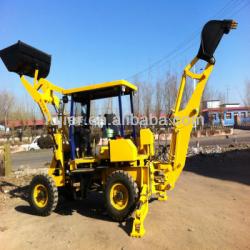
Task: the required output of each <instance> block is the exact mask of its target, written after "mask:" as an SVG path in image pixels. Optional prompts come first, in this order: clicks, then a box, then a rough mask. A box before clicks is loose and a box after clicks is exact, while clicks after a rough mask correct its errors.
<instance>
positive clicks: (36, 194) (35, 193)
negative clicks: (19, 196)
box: [29, 175, 58, 216]
mask: <svg viewBox="0 0 250 250" xmlns="http://www.w3.org/2000/svg"><path fill="white" fill-rule="evenodd" d="M29 203H30V205H31V207H32V208H33V209H34V210H35V211H36V212H37V214H39V215H41V216H48V215H50V214H51V212H52V211H54V210H55V208H56V206H57V203H58V190H57V187H56V185H55V182H54V180H53V179H52V178H51V177H50V176H49V175H37V176H35V177H34V178H33V179H32V181H31V183H30V192H29Z"/></svg>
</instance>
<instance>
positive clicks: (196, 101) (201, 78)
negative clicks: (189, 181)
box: [167, 20, 237, 189]
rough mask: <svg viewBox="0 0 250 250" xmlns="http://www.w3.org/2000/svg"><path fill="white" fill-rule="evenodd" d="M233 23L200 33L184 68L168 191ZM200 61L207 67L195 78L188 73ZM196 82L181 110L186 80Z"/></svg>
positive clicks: (220, 23)
mask: <svg viewBox="0 0 250 250" xmlns="http://www.w3.org/2000/svg"><path fill="white" fill-rule="evenodd" d="M236 27H237V23H236V22H235V21H233V20H223V21H216V20H213V21H209V22H208V23H207V24H206V25H205V26H204V28H203V30H202V35H201V45H200V49H199V52H198V54H197V56H196V57H195V58H194V59H193V60H192V61H191V62H190V63H189V64H188V65H187V66H186V67H185V69H184V72H183V75H182V78H181V84H180V87H179V91H178V95H177V99H176V104H175V108H174V110H173V120H174V127H173V132H172V139H171V143H170V151H169V156H168V164H169V165H170V166H169V168H168V174H167V179H168V185H167V186H168V188H171V189H172V188H173V187H174V185H175V182H176V181H177V179H178V177H179V175H180V173H181V171H182V170H183V167H184V166H185V161H186V155H187V150H188V144H189V141H190V134H191V131H192V128H193V125H194V122H195V121H196V118H197V116H198V115H199V112H200V103H201V98H202V95H203V92H204V89H205V86H206V83H207V80H208V79H209V76H210V74H211V73H212V71H213V67H214V64H215V59H214V56H213V55H214V52H215V50H216V48H217V46H218V44H219V42H220V40H221V38H222V36H223V35H224V34H227V33H229V31H230V29H235V28H236ZM199 59H201V60H204V61H206V62H207V65H206V67H205V69H204V70H203V72H202V73H200V74H195V73H193V72H192V71H191V69H192V68H193V67H194V65H195V64H196V63H197V62H198V60H199ZM188 77H189V78H191V79H196V80H197V81H198V82H197V85H196V88H195V90H194V91H193V93H192V95H191V97H190V99H189V101H188V103H187V104H186V106H185V107H184V108H181V104H182V101H183V93H184V89H185V85H186V81H187V78H188Z"/></svg>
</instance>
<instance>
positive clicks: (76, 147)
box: [63, 80, 137, 160]
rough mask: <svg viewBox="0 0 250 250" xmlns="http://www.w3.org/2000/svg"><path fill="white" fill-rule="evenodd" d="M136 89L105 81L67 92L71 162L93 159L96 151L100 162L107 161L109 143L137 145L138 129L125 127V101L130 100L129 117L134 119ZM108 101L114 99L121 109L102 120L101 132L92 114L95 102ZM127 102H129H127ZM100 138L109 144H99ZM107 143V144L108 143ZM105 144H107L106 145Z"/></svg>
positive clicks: (122, 83)
mask: <svg viewBox="0 0 250 250" xmlns="http://www.w3.org/2000/svg"><path fill="white" fill-rule="evenodd" d="M135 91H137V87H136V86H135V85H133V84H131V83H129V82H127V81H125V80H118V81H113V82H105V83H101V84H95V85H90V86H84V87H80V88H74V89H68V90H65V91H64V93H63V94H64V95H65V96H66V97H65V98H63V99H65V100H66V102H67V101H68V102H69V106H70V108H69V109H70V112H69V113H70V114H69V117H70V119H69V120H70V124H69V142H70V155H71V160H75V159H77V158H82V157H90V156H94V155H95V154H96V151H97V150H96V149H97V148H98V151H99V153H100V154H97V155H99V156H98V158H99V159H104V158H105V159H108V158H109V152H110V148H109V147H110V140H119V141H123V140H129V141H130V144H131V145H133V146H134V147H135V145H136V131H135V126H134V125H132V124H131V125H130V128H129V129H126V128H125V123H124V105H125V100H124V99H125V98H126V97H128V98H129V103H127V102H126V105H127V106H129V107H126V108H128V109H129V115H131V116H132V117H133V115H134V106H133V95H134V92H135ZM107 98H112V99H115V101H116V103H114V105H115V104H116V105H115V106H116V107H117V108H118V113H117V114H114V113H112V112H111V113H105V114H103V116H102V118H101V122H102V124H100V121H99V127H101V128H100V129H101V132H100V131H98V130H97V127H98V125H97V124H96V123H97V121H96V120H97V119H98V117H97V116H96V115H92V114H91V108H92V106H93V105H94V102H95V101H97V100H99V101H101V102H102V103H103V105H104V101H105V99H107ZM126 100H127V99H126ZM100 138H106V141H105V142H106V145H101V146H100V147H98V145H97V144H100V143H99V142H100ZM107 142H108V143H107ZM104 144H105V143H104Z"/></svg>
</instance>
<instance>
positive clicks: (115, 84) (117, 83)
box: [63, 80, 137, 95]
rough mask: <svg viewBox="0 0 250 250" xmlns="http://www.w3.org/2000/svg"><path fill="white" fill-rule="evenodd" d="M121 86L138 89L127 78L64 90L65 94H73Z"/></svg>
mask: <svg viewBox="0 0 250 250" xmlns="http://www.w3.org/2000/svg"><path fill="white" fill-rule="evenodd" d="M119 86H125V87H127V88H129V89H131V90H132V91H137V87H136V86H135V85H134V84H132V83H130V82H128V81H125V80H117V81H112V82H104V83H98V84H92V85H88V86H83V87H79V88H72V89H66V90H64V91H63V94H65V95H68V94H73V93H79V92H87V91H92V90H93V91H94V90H101V89H105V88H110V87H119Z"/></svg>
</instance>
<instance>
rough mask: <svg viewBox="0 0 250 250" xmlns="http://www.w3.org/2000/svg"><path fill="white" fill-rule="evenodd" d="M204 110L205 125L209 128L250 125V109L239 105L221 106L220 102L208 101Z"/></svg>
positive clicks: (228, 104)
mask: <svg viewBox="0 0 250 250" xmlns="http://www.w3.org/2000/svg"><path fill="white" fill-rule="evenodd" d="M203 107H204V108H203V110H202V116H203V117H204V124H205V125H207V126H223V127H224V126H225V127H234V126H239V125H245V124H247V125H249V124H250V107H244V106H240V104H239V103H224V104H220V102H219V101H218V100H212V101H206V103H204V106H203Z"/></svg>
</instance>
